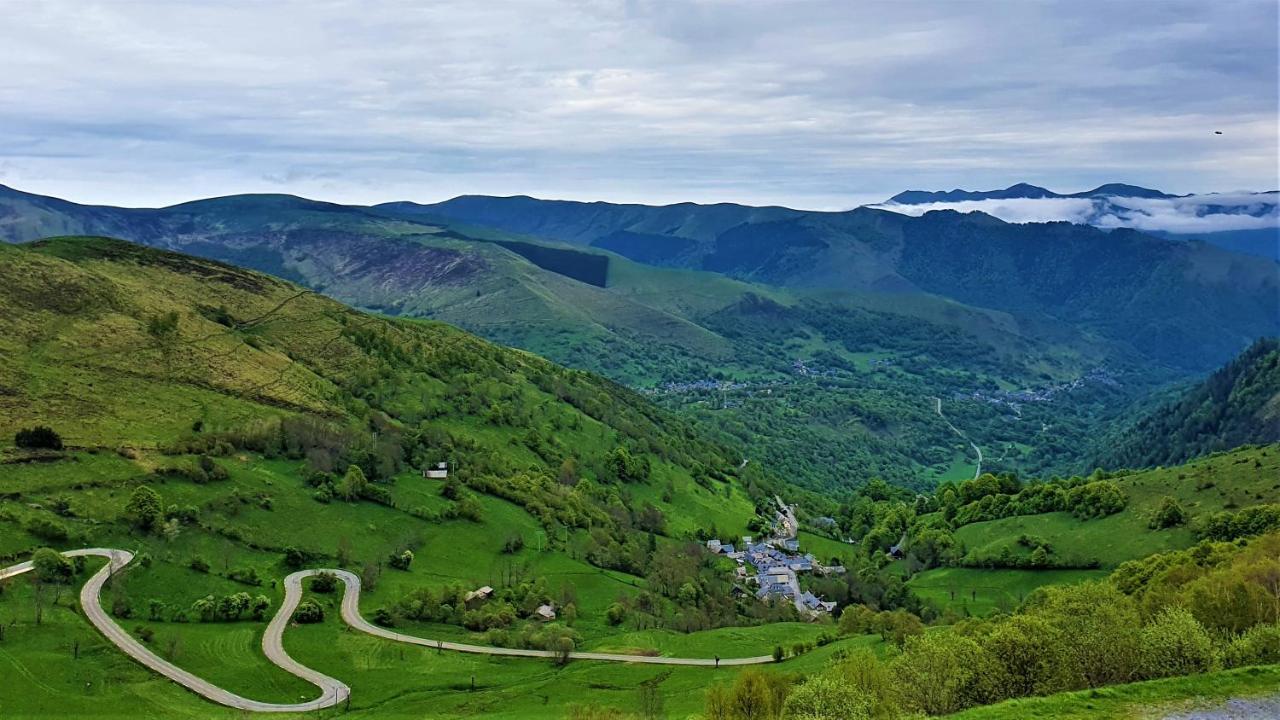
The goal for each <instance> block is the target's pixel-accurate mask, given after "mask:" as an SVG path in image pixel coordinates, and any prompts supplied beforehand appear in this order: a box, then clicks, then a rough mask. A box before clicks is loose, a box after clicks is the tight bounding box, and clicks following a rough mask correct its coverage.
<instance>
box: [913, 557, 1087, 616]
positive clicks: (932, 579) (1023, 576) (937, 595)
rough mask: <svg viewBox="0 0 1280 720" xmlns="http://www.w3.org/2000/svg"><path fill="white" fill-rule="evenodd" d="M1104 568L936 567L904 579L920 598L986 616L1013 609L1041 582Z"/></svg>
mask: <svg viewBox="0 0 1280 720" xmlns="http://www.w3.org/2000/svg"><path fill="white" fill-rule="evenodd" d="M1106 574H1107V571H1105V570H986V569H982V570H976V569H970V568H937V569H935V570H926V571H924V572H922V573H918V574H916V575H915V577H913V578H911V580H910V581H908V582H907V587H909V588H911V590H912V591H914V592H915V594H916V595H918V596H920V598H921V599H924V600H930V601H932V602H934V603H935V604H936V605H937V606H938V607H945V608H951V609H952V610H955V611H956V612H958V613H960V614H962V615H976V616H986V615H988V614H990V613H991V611H992V610H1000V611H1004V612H1008V611H1011V610H1014V609H1015V608H1017V607H1018V605H1020V604H1021V603H1022V601H1023V600H1025V599H1026V597H1027V595H1029V594H1031V591H1032V590H1035V589H1036V588H1038V587H1040V586H1042V585H1058V584H1065V583H1073V582H1080V581H1081V580H1089V579H1095V578H1099V577H1103V576H1105V575H1106Z"/></svg>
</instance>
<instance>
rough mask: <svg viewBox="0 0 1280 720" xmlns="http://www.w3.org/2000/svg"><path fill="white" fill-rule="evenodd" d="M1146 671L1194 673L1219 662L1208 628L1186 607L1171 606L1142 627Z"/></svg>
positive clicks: (1153, 673)
mask: <svg viewBox="0 0 1280 720" xmlns="http://www.w3.org/2000/svg"><path fill="white" fill-rule="evenodd" d="M1139 647H1140V650H1141V656H1142V674H1143V676H1145V677H1148V678H1162V677H1172V676H1174V675H1193V674H1196V673H1203V672H1209V671H1211V670H1213V669H1215V668H1216V667H1217V665H1218V657H1217V652H1216V651H1215V650H1214V646H1213V639H1212V638H1211V637H1209V633H1208V631H1206V630H1205V629H1204V626H1203V625H1201V624H1200V622H1199V621H1198V620H1196V618H1195V616H1194V615H1192V614H1191V613H1190V612H1188V611H1186V610H1184V609H1183V608H1176V607H1175V608H1168V609H1166V610H1165V611H1164V612H1162V613H1160V615H1158V616H1157V617H1156V619H1155V620H1154V621H1152V622H1151V624H1149V625H1147V626H1146V627H1144V628H1143V629H1142V633H1141V636H1140V640H1139Z"/></svg>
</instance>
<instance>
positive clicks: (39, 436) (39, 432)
mask: <svg viewBox="0 0 1280 720" xmlns="http://www.w3.org/2000/svg"><path fill="white" fill-rule="evenodd" d="M13 444H14V445H17V446H18V447H20V448H24V449H27V450H61V449H62V437H61V436H59V435H58V433H56V432H54V431H53V428H51V427H48V426H45V425H37V426H35V427H33V428H24V429H22V430H19V431H18V432H17V433H15V434H14V436H13Z"/></svg>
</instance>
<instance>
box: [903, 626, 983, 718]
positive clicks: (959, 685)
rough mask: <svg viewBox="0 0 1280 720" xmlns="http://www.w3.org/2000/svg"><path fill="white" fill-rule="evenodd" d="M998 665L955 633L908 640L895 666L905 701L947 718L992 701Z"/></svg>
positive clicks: (929, 635) (970, 642)
mask: <svg viewBox="0 0 1280 720" xmlns="http://www.w3.org/2000/svg"><path fill="white" fill-rule="evenodd" d="M993 671H994V661H993V659H992V658H991V656H990V654H989V653H987V652H986V651H985V650H984V649H983V648H982V647H981V646H979V645H978V643H976V642H974V641H973V640H971V639H970V638H967V637H964V636H962V635H960V634H958V633H956V632H954V631H951V630H941V631H938V632H932V633H926V634H924V635H918V636H915V637H910V638H907V640H906V644H905V645H904V647H903V650H902V654H901V655H899V656H898V657H897V658H896V659H895V660H894V662H893V672H894V675H895V676H896V677H897V678H898V683H899V687H900V688H901V689H902V693H903V699H904V700H905V701H906V703H907V704H908V705H909V706H910V707H911V708H912V709H915V710H919V711H920V712H924V713H927V714H929V715H946V714H948V713H953V712H957V711H959V710H962V709H964V708H966V707H969V706H971V705H976V704H979V703H981V702H984V701H985V700H987V699H988V697H987V692H986V691H985V689H984V685H985V683H986V682H987V681H989V679H990V678H991V677H992V675H993V674H994V672H993Z"/></svg>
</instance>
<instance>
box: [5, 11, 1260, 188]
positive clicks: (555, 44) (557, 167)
mask: <svg viewBox="0 0 1280 720" xmlns="http://www.w3.org/2000/svg"><path fill="white" fill-rule="evenodd" d="M0 69H2V71H0V183H4V184H8V185H12V186H15V187H18V188H20V189H24V190H30V191H33V192H41V193H46V194H53V195H58V196H62V197H67V198H68V199H73V200H77V201H81V202H102V203H111V204H124V205H159V204H169V203H174V202H178V201H182V200H187V199H192V198H196V197H202V196H209V195H220V194H229V193H237V192H290V193H297V194H301V195H306V196H309V197H316V198H321V199H329V200H335V201H342V202H379V201H385V200H397V199H411V200H419V201H434V200H441V199H444V198H447V197H451V196H454V195H458V194H463V193H486V194H502V195H510V194H529V195H535V196H540V197H560V198H575V199H601V200H613V201H637V202H653V203H661V202H677V201H682V200H693V201H701V202H707V201H737V202H744V203H751V204H765V203H776V204H783V205H789V206H793V207H802V208H815V209H836V208H844V207H850V206H854V205H857V204H861V203H864V202H874V201H878V200H883V199H885V198H887V197H888V196H890V195H892V194H894V193H896V192H898V191H900V190H904V189H950V188H953V187H964V188H971V189H990V188H994V187H1003V186H1006V185H1009V184H1012V183H1014V182H1018V181H1027V182H1031V183H1035V184H1038V185H1044V186H1046V187H1050V188H1052V189H1054V190H1058V191H1063V192H1069V191H1074V190H1082V189H1086V188H1088V187H1092V186H1094V185H1098V184H1100V183H1102V182H1108V181H1120V182H1130V183H1135V184H1140V185H1147V186H1153V187H1158V188H1161V189H1163V190H1166V191H1171V192H1179V193H1185V192H1203V191H1211V190H1222V191H1226V190H1238V189H1251V190H1265V189H1274V188H1275V187H1276V186H1277V184H1278V181H1277V177H1276V176H1277V159H1276V158H1277V149H1278V148H1277V132H1278V131H1277V3H1276V1H1275V0H1259V1H1257V2H1225V1H1223V0H1203V1H1198V2H1173V1H1165V0H1111V1H1108V2H1097V3H1092V2H1081V1H1080V0H1072V1H1070V2H1061V3H1057V2H1035V1H1033V0H1016V1H1015V0H1008V1H1004V2H999V1H997V2H991V1H976V0H975V1H972V2H967V1H963V0H952V1H950V2H929V3H926V2H909V1H907V0H893V1H892V2H884V3H876V2H862V1H860V2H850V1H849V0H836V1H833V2H816V1H815V2H803V1H795V2H736V1H731V0H715V1H707V2H679V3H678V2H647V1H645V0H634V1H632V2H625V1H621V0H619V1H610V0H583V1H560V2H551V1H550V0H519V1H517V2H497V1H496V0H484V1H479V0H464V1H461V2H442V1H439V0H432V1H430V2H427V1H424V0H417V1H414V2H370V1H365V2H340V1H326V0H306V1H305V2H296V3H294V2H279V1H277V2H270V3H267V2H257V1H256V0H245V1H243V2H240V1H232V0H219V1H218V2H182V1H179V0H154V1H152V0H140V1H137V2H126V1H124V0H119V1H115V2H88V1H86V0H67V1H55V0H42V1H41V2H25V1H21V0H0ZM1215 130H1216V131H1221V132H1222V134H1221V135H1215V134H1214V131H1215Z"/></svg>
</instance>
